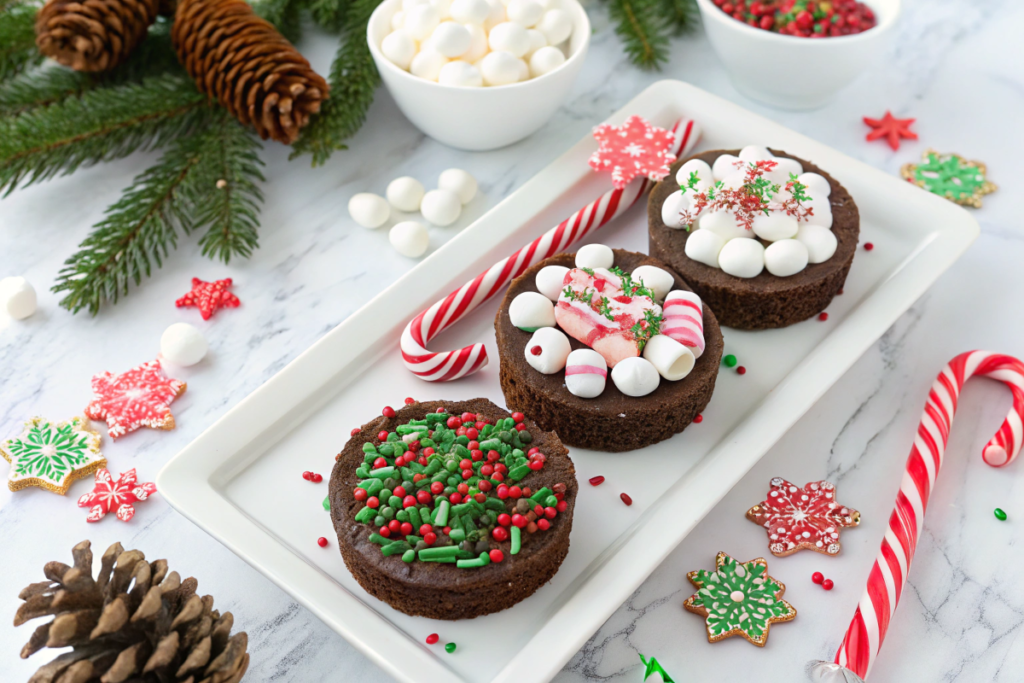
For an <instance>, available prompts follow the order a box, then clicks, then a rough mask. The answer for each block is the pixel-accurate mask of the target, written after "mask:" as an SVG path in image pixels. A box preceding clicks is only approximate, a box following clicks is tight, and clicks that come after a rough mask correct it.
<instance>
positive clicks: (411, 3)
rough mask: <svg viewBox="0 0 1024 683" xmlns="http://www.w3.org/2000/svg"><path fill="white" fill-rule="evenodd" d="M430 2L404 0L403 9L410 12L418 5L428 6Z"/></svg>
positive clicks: (424, 0) (426, 0)
mask: <svg viewBox="0 0 1024 683" xmlns="http://www.w3.org/2000/svg"><path fill="white" fill-rule="evenodd" d="M428 4H430V0H402V9H403V10H405V11H406V12H408V11H409V10H411V9H412V8H413V7H415V6H416V5H428Z"/></svg>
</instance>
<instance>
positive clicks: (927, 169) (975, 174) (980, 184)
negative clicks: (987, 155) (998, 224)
mask: <svg viewBox="0 0 1024 683" xmlns="http://www.w3.org/2000/svg"><path fill="white" fill-rule="evenodd" d="M900 173H901V175H902V176H903V177H904V178H906V179H907V180H908V181H910V182H912V183H914V184H915V185H917V186H918V187H920V188H923V189H925V190H928V191H929V192H931V193H932V194H937V195H939V196H940V197H945V198H946V199H948V200H950V201H951V202H956V203H957V204H962V205H964V206H973V207H974V208H976V209H980V208H981V198H982V197H983V196H985V195H987V194H989V193H991V192H995V191H996V190H997V189H999V188H998V187H997V186H996V184H995V183H993V182H992V181H990V180H989V179H988V177H987V169H986V168H985V164H983V163H981V162H980V161H970V160H968V159H964V158H963V157H962V156H960V155H959V154H939V153H938V152H936V151H935V150H934V149H929V150H926V151H925V152H924V154H922V155H921V163H919V164H904V165H903V168H902V169H900Z"/></svg>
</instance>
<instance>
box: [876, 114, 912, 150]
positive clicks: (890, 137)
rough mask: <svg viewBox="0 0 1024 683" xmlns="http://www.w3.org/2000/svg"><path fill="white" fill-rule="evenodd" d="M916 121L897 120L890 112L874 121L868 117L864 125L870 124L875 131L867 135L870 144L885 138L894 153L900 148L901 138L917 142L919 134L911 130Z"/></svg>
mask: <svg viewBox="0 0 1024 683" xmlns="http://www.w3.org/2000/svg"><path fill="white" fill-rule="evenodd" d="M914 121H916V119H897V118H895V117H894V116H893V115H892V114H891V113H890V112H888V111H886V112H885V116H883V117H882V118H881V119H872V118H868V117H867V116H865V117H864V123H866V124H868V125H869V126H871V127H872V128H874V130H873V131H871V132H870V133H868V134H867V138H866V139H867V140H868V142H871V141H872V140H879V139H881V138H885V141H886V142H888V143H889V146H890V147H892V149H893V151H896V150H898V149H899V148H900V138H906V139H907V140H916V139H917V133H915V132H914V131H912V130H910V124H912V123H913V122H914Z"/></svg>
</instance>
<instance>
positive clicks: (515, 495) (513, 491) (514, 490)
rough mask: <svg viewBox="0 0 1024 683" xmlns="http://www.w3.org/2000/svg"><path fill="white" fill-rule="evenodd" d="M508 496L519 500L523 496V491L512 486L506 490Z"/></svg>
mask: <svg viewBox="0 0 1024 683" xmlns="http://www.w3.org/2000/svg"><path fill="white" fill-rule="evenodd" d="M508 495H510V496H512V497H513V498H521V497H522V496H523V490H522V489H521V488H519V487H518V486H512V487H510V488H509V490H508Z"/></svg>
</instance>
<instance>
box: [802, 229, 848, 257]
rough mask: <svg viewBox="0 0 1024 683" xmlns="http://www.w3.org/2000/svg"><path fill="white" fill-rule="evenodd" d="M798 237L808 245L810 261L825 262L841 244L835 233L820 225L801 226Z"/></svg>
mask: <svg viewBox="0 0 1024 683" xmlns="http://www.w3.org/2000/svg"><path fill="white" fill-rule="evenodd" d="M796 238H797V239H798V240H799V241H800V242H801V243H802V244H803V245H804V246H805V247H807V262H808V263H824V262H825V261H828V260H829V259H830V258H832V255H833V254H835V253H836V248H837V247H838V246H839V241H838V240H837V239H836V236H835V233H833V232H832V231H831V230H829V229H828V228H823V227H821V226H820V225H806V224H803V225H801V226H800V230H799V231H798V232H797V233H796Z"/></svg>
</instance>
